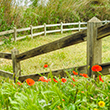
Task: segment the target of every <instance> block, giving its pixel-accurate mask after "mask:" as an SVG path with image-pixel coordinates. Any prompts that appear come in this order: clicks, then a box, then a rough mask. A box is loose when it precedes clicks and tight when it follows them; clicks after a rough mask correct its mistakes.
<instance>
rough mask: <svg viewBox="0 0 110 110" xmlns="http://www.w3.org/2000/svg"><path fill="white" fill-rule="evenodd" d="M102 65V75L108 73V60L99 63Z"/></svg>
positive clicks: (109, 68) (109, 63) (109, 66)
mask: <svg viewBox="0 0 110 110" xmlns="http://www.w3.org/2000/svg"><path fill="white" fill-rule="evenodd" d="M99 65H100V66H101V67H102V71H101V73H102V74H103V75H110V62H107V63H102V64H99Z"/></svg>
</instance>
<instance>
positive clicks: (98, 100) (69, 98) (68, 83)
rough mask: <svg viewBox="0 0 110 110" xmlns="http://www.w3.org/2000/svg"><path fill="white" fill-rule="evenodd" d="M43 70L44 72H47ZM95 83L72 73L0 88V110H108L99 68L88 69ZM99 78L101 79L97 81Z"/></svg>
mask: <svg viewBox="0 0 110 110" xmlns="http://www.w3.org/2000/svg"><path fill="white" fill-rule="evenodd" d="M47 67H48V66H46V67H45V68H47ZM92 70H93V71H95V72H96V74H97V76H98V77H97V79H96V80H94V79H93V78H90V77H89V76H88V75H87V74H85V73H78V72H76V71H72V72H73V73H72V74H73V76H72V77H71V75H70V74H69V73H67V76H68V77H67V78H60V77H59V78H58V77H53V76H52V74H51V72H50V74H51V75H50V77H48V78H46V77H45V76H41V77H40V78H39V80H38V81H37V82H35V81H34V80H33V79H30V78H28V79H26V81H25V82H23V83H21V82H19V81H18V82H16V83H12V82H11V81H8V82H5V81H2V82H1V84H0V99H1V100H0V109H3V110H4V109H9V110H110V83H109V82H107V81H106V80H103V76H102V75H101V73H100V72H99V71H101V70H102V68H101V67H100V66H99V65H95V66H93V67H92ZM101 76H102V77H101Z"/></svg>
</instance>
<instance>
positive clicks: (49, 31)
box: [46, 30, 61, 33]
mask: <svg viewBox="0 0 110 110" xmlns="http://www.w3.org/2000/svg"><path fill="white" fill-rule="evenodd" d="M53 32H61V30H51V31H46V33H53Z"/></svg>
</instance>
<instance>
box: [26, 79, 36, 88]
mask: <svg viewBox="0 0 110 110" xmlns="http://www.w3.org/2000/svg"><path fill="white" fill-rule="evenodd" d="M26 83H27V84H28V85H29V86H32V85H34V84H35V81H34V80H33V79H31V78H28V79H26Z"/></svg>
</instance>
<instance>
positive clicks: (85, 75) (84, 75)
mask: <svg viewBox="0 0 110 110" xmlns="http://www.w3.org/2000/svg"><path fill="white" fill-rule="evenodd" d="M80 75H81V76H83V77H85V78H88V75H87V74H85V73H83V74H82V73H80Z"/></svg>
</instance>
